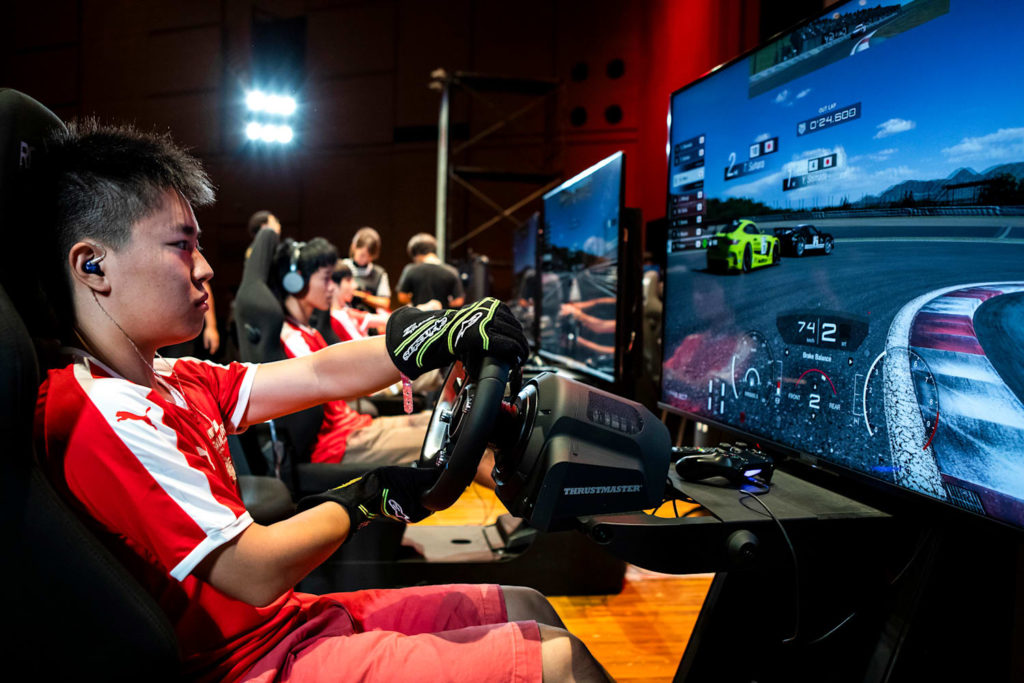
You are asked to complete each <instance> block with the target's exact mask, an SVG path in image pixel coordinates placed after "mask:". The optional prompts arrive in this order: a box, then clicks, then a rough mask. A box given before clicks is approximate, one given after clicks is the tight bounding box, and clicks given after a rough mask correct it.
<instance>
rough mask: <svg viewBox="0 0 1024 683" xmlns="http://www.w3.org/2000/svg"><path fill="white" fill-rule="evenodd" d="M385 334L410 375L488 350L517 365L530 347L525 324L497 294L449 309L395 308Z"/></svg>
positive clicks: (470, 359)
mask: <svg viewBox="0 0 1024 683" xmlns="http://www.w3.org/2000/svg"><path fill="white" fill-rule="evenodd" d="M385 336H386V344H387V349H388V353H389V354H391V360H392V361H393V362H394V363H395V365H396V366H397V367H398V369H399V370H400V371H401V372H402V374H403V375H405V376H406V377H410V378H416V377H419V376H420V375H422V374H423V373H424V372H426V371H428V370H434V369H436V368H443V367H446V366H448V365H450V364H451V363H452V362H454V361H455V360H461V361H463V362H464V363H475V362H476V361H478V360H479V359H480V358H482V357H483V356H494V357H496V358H499V359H501V360H504V361H507V362H509V363H511V364H512V365H514V366H518V365H520V364H521V363H522V362H523V359H524V358H526V357H527V356H528V355H529V351H530V349H529V346H528V345H527V343H526V337H525V335H523V327H522V325H520V324H519V321H518V320H516V318H515V316H514V315H512V311H510V310H509V308H508V306H506V305H505V304H503V303H502V302H500V301H498V300H497V299H495V298H493V297H487V298H486V299H481V300H480V301H477V302H476V303H472V304H466V305H465V306H463V307H462V308H459V309H454V310H452V309H449V310H446V311H421V310H419V309H417V308H414V307H412V306H405V307H404V308H400V309H398V310H397V311H395V312H394V313H392V314H391V317H390V318H389V319H388V326H387V331H386V333H385Z"/></svg>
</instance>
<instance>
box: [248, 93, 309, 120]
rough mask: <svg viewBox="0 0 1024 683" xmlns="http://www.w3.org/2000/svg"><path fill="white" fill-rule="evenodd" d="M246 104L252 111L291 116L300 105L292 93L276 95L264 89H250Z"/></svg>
mask: <svg viewBox="0 0 1024 683" xmlns="http://www.w3.org/2000/svg"><path fill="white" fill-rule="evenodd" d="M245 106H247V107H248V108H249V110H250V111H255V112H263V113H267V114H273V115H275V116H291V115H292V114H294V113H295V110H296V109H298V107H299V105H298V103H297V102H296V101H295V98H294V97H291V96H290V95H275V94H273V93H265V92H263V91H262V90H250V91H249V92H248V93H246V95H245Z"/></svg>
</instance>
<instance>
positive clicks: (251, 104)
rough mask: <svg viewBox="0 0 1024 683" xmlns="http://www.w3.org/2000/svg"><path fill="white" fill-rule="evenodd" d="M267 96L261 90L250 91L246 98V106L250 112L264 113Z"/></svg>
mask: <svg viewBox="0 0 1024 683" xmlns="http://www.w3.org/2000/svg"><path fill="white" fill-rule="evenodd" d="M266 100H267V96H266V95H264V94H263V92H262V91H260V90H250V91H249V92H248V93H247V94H246V96H245V106H247V107H248V108H249V110H250V111H263V107H264V103H265V102H266Z"/></svg>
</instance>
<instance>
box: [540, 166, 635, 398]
mask: <svg viewBox="0 0 1024 683" xmlns="http://www.w3.org/2000/svg"><path fill="white" fill-rule="evenodd" d="M624 177H625V155H624V154H623V153H622V152H616V153H615V154H613V155H611V156H610V157H607V158H606V159H603V160H602V161H600V162H598V163H597V164H595V165H593V166H591V167H590V168H588V169H586V170H585V171H583V172H582V173H580V174H579V175H577V176H575V177H573V178H571V179H569V180H567V181H565V182H564V183H562V184H561V185H559V186H558V187H556V188H555V189H553V190H551V191H550V192H548V193H547V194H545V195H544V229H543V231H542V233H541V241H540V268H541V276H542V279H541V290H542V299H541V301H542V303H541V320H540V355H541V356H542V357H543V358H545V359H546V360H548V361H551V362H554V363H559V364H561V365H564V366H566V367H568V368H570V369H572V370H578V371H581V372H583V373H586V374H587V375H590V376H592V377H594V378H597V379H598V380H601V381H604V382H606V383H608V384H611V383H613V382H614V381H615V379H616V351H617V349H618V344H617V336H616V332H617V326H616V320H617V317H618V315H619V313H620V310H619V306H620V303H621V302H620V301H619V280H620V277H619V275H620V273H619V264H620V260H621V256H622V255H621V254H620V248H621V247H622V244H621V242H622V240H620V233H621V230H622V216H623V199H624Z"/></svg>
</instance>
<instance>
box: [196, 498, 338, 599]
mask: <svg viewBox="0 0 1024 683" xmlns="http://www.w3.org/2000/svg"><path fill="white" fill-rule="evenodd" d="M349 531H350V528H349V517H348V513H347V512H346V511H345V509H344V508H343V507H341V506H340V505H336V504H334V503H325V504H323V505H318V506H317V507H315V508H312V509H310V510H306V511H305V512H301V513H299V514H297V515H295V516H293V517H290V518H288V519H286V520H284V521H281V522H277V523H275V524H271V525H270V526H262V525H260V524H252V525H250V526H249V527H248V528H247V529H246V530H245V531H243V532H242V533H241V534H240V535H239V536H238V538H237V539H235V540H234V541H232V542H231V543H229V544H227V545H226V546H224V547H223V548H222V549H219V550H218V552H216V553H214V554H212V555H211V557H209V558H207V561H205V562H203V563H202V564H200V565H199V567H197V569H196V573H197V575H199V576H200V577H201V578H206V579H207V580H208V581H209V582H210V584H211V585H213V586H214V587H215V588H217V589H218V590H220V591H221V592H223V593H226V594H227V595H230V596H231V597H233V598H236V599H238V600H242V601H243V602H246V603H248V604H250V605H256V606H257V607H261V606H264V605H268V604H270V603H272V602H273V601H274V600H276V599H277V598H278V597H280V596H281V595H282V594H283V593H284V592H285V591H287V590H288V589H290V588H293V587H294V586H295V584H297V583H298V582H299V581H301V580H302V579H303V578H304V577H305V576H306V575H307V574H309V572H310V571H312V570H313V569H314V568H316V567H317V566H319V565H320V564H321V563H322V562H323V561H324V560H326V559H327V558H328V557H330V555H331V554H332V553H333V552H334V551H335V550H337V549H338V546H340V545H341V543H342V542H343V541H344V540H345V538H346V537H347V536H348V533H349Z"/></svg>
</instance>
